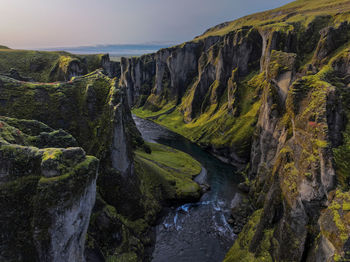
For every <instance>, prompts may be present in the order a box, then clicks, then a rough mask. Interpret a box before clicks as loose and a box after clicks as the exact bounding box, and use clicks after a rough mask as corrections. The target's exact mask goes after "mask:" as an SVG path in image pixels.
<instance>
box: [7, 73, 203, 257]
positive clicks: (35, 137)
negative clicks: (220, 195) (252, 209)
mask: <svg viewBox="0 0 350 262" xmlns="http://www.w3.org/2000/svg"><path fill="white" fill-rule="evenodd" d="M0 101H1V102H0V115H2V116H7V118H4V119H6V121H7V122H8V123H9V125H12V126H14V128H13V130H12V129H11V127H8V128H6V129H1V130H0V131H1V132H0V134H1V135H3V136H4V139H6V141H8V142H7V143H12V144H16V146H14V147H15V149H16V150H19V151H20V152H22V150H23V153H21V154H22V155H21V156H20V157H19V158H18V161H17V162H16V163H15V164H12V162H11V163H9V164H6V165H5V166H4V167H6V166H9V168H10V167H11V168H14V169H15V171H16V172H19V174H18V175H20V173H21V172H22V171H23V169H28V170H27V171H25V174H27V173H28V176H29V177H30V178H31V179H32V176H35V178H38V179H37V180H34V181H35V183H36V182H38V181H39V182H38V183H39V184H38V185H37V184H35V183H34V182H33V187H32V188H30V189H31V191H29V189H28V188H23V191H21V190H20V189H21V188H22V187H24V186H25V184H24V183H23V184H22V180H20V181H18V183H16V184H15V185H14V186H18V187H19V190H18V191H13V192H12V196H13V199H14V200H13V201H15V202H14V203H13V204H11V208H12V211H11V212H4V214H3V215H4V218H3V219H2V220H3V221H5V220H6V223H5V224H4V227H7V226H8V223H11V221H12V219H21V216H22V215H25V216H26V217H28V220H27V221H26V222H25V223H24V224H23V225H25V229H22V228H21V227H19V225H18V223H16V224H13V227H11V232H13V233H11V234H14V236H13V237H12V236H11V238H8V236H7V235H3V239H7V240H6V242H5V243H6V245H3V246H0V252H1V254H2V253H3V252H4V255H3V256H4V258H6V259H7V260H9V261H25V260H26V254H27V253H25V252H28V254H29V253H30V252H32V253H30V255H31V258H33V259H32V261H35V260H37V261H51V260H52V261H84V260H85V257H86V260H87V261H106V260H107V261H108V260H113V261H125V260H127V261H140V260H143V259H145V258H146V255H147V252H146V249H147V247H150V246H151V245H152V237H151V234H150V233H151V231H150V230H151V226H152V225H154V223H155V222H156V219H157V217H158V215H159V213H160V211H161V210H162V207H163V206H166V205H170V204H173V203H177V202H183V201H195V200H198V199H199V197H200V196H201V188H200V187H199V185H198V184H196V183H194V182H193V181H192V179H193V178H194V176H195V175H197V174H198V173H199V172H200V165H199V163H198V162H196V161H195V160H193V159H192V158H191V157H189V156H187V155H185V154H183V153H181V152H177V151H175V150H171V149H169V148H168V149H166V148H165V147H164V148H160V147H157V146H155V145H147V144H145V143H144V141H143V140H142V138H141V136H140V133H139V131H138V130H137V128H136V126H135V123H134V122H133V119H132V116H131V112H130V109H129V106H128V102H127V97H126V93H125V91H124V90H123V89H121V88H119V87H118V86H117V80H116V78H113V79H112V78H109V77H108V76H106V74H105V71H104V70H102V69H101V70H97V71H95V72H92V73H90V74H87V75H84V76H78V77H73V78H72V79H71V80H70V81H67V82H54V83H36V82H34V83H33V82H25V81H19V80H16V79H13V78H10V77H7V76H0ZM8 117H14V118H8ZM15 119H27V120H20V121H19V120H18V121H17V120H15ZM30 119H35V121H34V120H30ZM37 121H41V122H43V123H45V124H48V125H50V126H51V127H53V128H55V129H57V130H59V131H54V130H52V129H51V128H49V127H47V126H46V125H45V124H41V123H40V122H37ZM24 123H31V125H29V124H28V125H25V124H24ZM15 128H17V129H18V130H17V129H15ZM40 128H41V129H40ZM8 130H11V132H12V133H11V134H9V132H8ZM33 132H34V133H33ZM67 132H69V133H67ZM22 133H23V139H22V138H21V137H18V136H15V135H14V134H22ZM32 133H33V134H32ZM69 134H72V135H69ZM73 137H74V138H73ZM18 145H21V146H18ZM24 146H25V147H24ZM31 146H35V147H38V149H36V148H33V147H31ZM77 146H80V147H81V148H78V147H77ZM47 147H49V149H47V150H46V149H45V150H44V149H41V148H47ZM71 147H72V148H71ZM6 148H8V147H7V146H6ZM18 148H19V149H18ZM63 148H67V149H63ZM85 152H86V153H87V154H88V155H92V156H94V157H96V158H97V159H99V163H100V164H99V167H98V173H99V176H98V179H97V181H96V170H97V164H96V163H97V160H96V159H95V158H93V157H92V158H91V159H94V161H95V162H96V163H95V162H94V163H95V166H94V169H92V168H91V170H93V171H94V172H95V173H94V174H95V177H94V180H89V181H90V182H91V183H90V184H88V182H84V181H82V179H83V177H84V176H83V175H81V173H82V172H83V171H81V172H80V170H78V171H79V172H78V171H77V172H78V173H77V175H76V176H75V175H74V176H72V179H73V178H74V179H76V182H75V180H73V181H68V179H69V178H71V176H70V174H71V172H73V171H74V170H75V165H76V166H77V167H79V168H80V167H81V166H82V168H83V167H85V166H83V164H81V162H82V161H83V160H84V159H85V158H88V159H90V158H89V157H85ZM135 153H136V156H135ZM9 154H10V153H9ZM26 154H28V156H26ZM160 156H161V157H160ZM165 156H167V157H168V158H169V159H170V158H171V159H172V162H171V163H173V164H171V163H170V164H169V163H167V162H164V157H165ZM14 157H15V156H14ZM8 158H9V159H12V158H10V157H9V156H8V155H4V161H7V159H8ZM15 159H17V158H15ZM23 159H25V160H26V161H25V162H24V163H22V164H21V162H20V161H22V160H23ZM74 159H77V160H76V161H75V160H74ZM91 159H90V160H91ZM181 161H184V162H183V163H186V165H184V164H183V163H182V169H179V167H178V166H176V165H175V164H176V163H180V162H181ZM6 163H7V162H6ZM174 163H175V164H174ZM16 165H18V167H17V166H16ZM32 166H35V167H38V168H39V169H38V170H39V171H40V172H39V171H37V170H36V169H35V170H34V169H33V168H34V167H33V168H32ZM6 170H7V169H6ZM6 170H4V171H3V172H2V171H1V173H0V174H3V175H2V176H6V174H7V173H8V171H6ZM82 170H86V169H82ZM170 171H171V172H170ZM175 171H176V172H175ZM23 172H24V171H23ZM91 172H92V171H89V172H88V174H92V173H91ZM16 174H17V173H16ZM80 175H81V177H80ZM41 176H42V177H43V178H40V177H41ZM61 178H62V179H61ZM39 179H40V180H39ZM30 181H32V180H30ZM51 181H54V182H53V183H52V184H51V183H49V182H51ZM56 181H57V183H58V184H56ZM67 181H68V182H69V183H67ZM40 182H43V183H40ZM44 182H45V183H44ZM62 183H67V184H66V185H67V188H64V187H63V184H62ZM75 183H79V185H80V187H79V188H75V186H77V185H76V184H75ZM84 183H85V184H84ZM11 185H12V184H8V183H6V184H4V185H3V186H2V187H1V190H0V194H4V200H3V202H2V205H7V197H8V196H7V194H10V191H9V190H10V186H11ZM31 185H32V184H31ZM85 185H86V186H85ZM96 185H97V189H96ZM55 190H56V191H57V192H56V191H55ZM51 191H52V192H55V193H54V194H51V193H50V192H51ZM34 192H35V194H36V195H35V198H31V197H29V196H28V194H29V195H30V194H34ZM75 194H78V196H79V197H75ZM95 195H96V204H95V205H94V201H95ZM22 197H23V198H24V199H28V201H29V202H30V203H31V204H32V205H34V204H35V205H34V206H33V211H32V212H29V211H28V210H22V208H21V207H22V206H21V205H20V204H19V203H17V202H16V201H17V200H18V201H20V200H19V199H22ZM56 197H57V198H56ZM63 200H64V201H63ZM92 207H93V209H92ZM4 209H6V206H4ZM90 214H91V219H90V220H89V218H90ZM16 221H17V220H16ZM31 223H32V224H31ZM88 225H89V228H88V231H87V237H85V236H86V229H87V226H88ZM24 231H25V232H28V234H30V235H29V236H28V241H29V242H26V243H20V241H21V240H22V239H23V235H22V233H23V232H24ZM6 232H7V231H6ZM48 232H49V233H48ZM6 234H10V233H6ZM23 234H24V233H23ZM26 234H27V233H26ZM26 237H27V235H26V236H25V239H26ZM31 239H33V240H31ZM85 239H86V241H85ZM30 241H32V242H30ZM66 242H67V243H66ZM68 242H69V243H68ZM18 243H20V244H21V245H22V247H23V249H25V250H24V251H23V252H24V253H23V254H22V253H20V252H19V254H18V256H17V255H16V247H18V245H17V244H18ZM84 245H85V246H86V247H85V251H84ZM10 247H11V248H10ZM35 248H36V249H35ZM9 250H10V251H9ZM34 250H37V251H34ZM6 252H9V253H6ZM84 252H85V256H84Z"/></svg>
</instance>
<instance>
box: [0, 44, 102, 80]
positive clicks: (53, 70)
mask: <svg viewBox="0 0 350 262" xmlns="http://www.w3.org/2000/svg"><path fill="white" fill-rule="evenodd" d="M72 61H76V62H79V63H80V64H81V67H82V69H84V67H85V68H86V69H85V73H87V72H91V71H93V70H96V69H98V68H100V67H101V55H89V56H78V55H72V54H69V53H67V52H44V51H29V50H16V49H3V48H2V49H1V48H0V74H5V73H6V74H7V73H9V71H10V69H12V68H14V69H16V70H17V71H18V72H19V74H20V75H21V76H22V77H30V78H33V79H34V80H36V81H39V82H50V81H58V80H65V79H64V76H63V75H62V74H61V73H60V71H61V72H62V73H65V72H67V69H68V65H69V64H70V63H71V62H72ZM85 63H87V64H88V65H89V66H88V68H87V65H86V64H85ZM87 69H88V70H87Z"/></svg>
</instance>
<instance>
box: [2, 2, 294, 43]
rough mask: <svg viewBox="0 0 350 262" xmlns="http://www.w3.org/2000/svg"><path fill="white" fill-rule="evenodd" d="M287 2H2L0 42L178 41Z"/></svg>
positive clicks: (186, 39)
mask: <svg viewBox="0 0 350 262" xmlns="http://www.w3.org/2000/svg"><path fill="white" fill-rule="evenodd" d="M288 2H291V1H290V0H264V1H263V0H1V8H0V45H7V46H9V47H11V48H24V49H30V48H33V49H35V48H51V47H72V46H85V45H105V44H143V43H154V42H160V43H172V44H176V43H181V42H184V41H188V40H191V39H193V38H194V37H195V36H197V35H200V34H202V33H203V32H204V31H205V30H206V29H208V28H210V27H212V26H215V25H217V24H220V23H222V22H225V21H231V20H234V19H236V18H239V17H241V16H244V15H248V14H251V13H255V12H258V11H264V10H268V9H271V8H275V7H279V6H281V5H284V4H286V3H288Z"/></svg>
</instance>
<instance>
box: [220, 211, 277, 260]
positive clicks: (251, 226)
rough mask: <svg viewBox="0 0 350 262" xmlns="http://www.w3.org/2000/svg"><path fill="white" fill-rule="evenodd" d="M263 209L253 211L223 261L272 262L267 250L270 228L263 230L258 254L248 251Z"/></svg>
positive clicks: (269, 246) (270, 235)
mask: <svg viewBox="0 0 350 262" xmlns="http://www.w3.org/2000/svg"><path fill="white" fill-rule="evenodd" d="M262 212H263V210H262V209H259V210H257V211H255V212H254V213H253V215H252V216H251V217H250V219H249V222H248V223H247V224H246V225H245V226H244V228H243V230H242V232H241V233H240V234H239V236H238V239H237V240H236V241H235V243H234V245H233V247H232V248H231V249H230V251H229V252H228V253H227V255H226V257H225V259H224V262H234V261H242V262H250V261H257V262H263V261H264V262H270V261H271V262H272V261H273V260H272V258H271V255H270V253H269V250H270V248H271V238H272V233H273V231H272V230H267V231H265V232H264V237H263V240H262V241H261V243H260V248H259V252H258V254H254V253H252V252H250V251H249V244H250V242H251V241H252V239H253V237H254V234H255V231H256V229H257V226H258V224H259V221H260V218H261V215H262Z"/></svg>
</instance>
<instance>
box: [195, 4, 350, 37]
mask: <svg viewBox="0 0 350 262" xmlns="http://www.w3.org/2000/svg"><path fill="white" fill-rule="evenodd" d="M349 11H350V1H348V0H334V1H329V0H317V1H316V0H298V1H295V2H292V3H290V4H287V5H285V6H282V7H279V8H276V9H273V10H269V11H265V12H261V13H257V14H253V15H248V16H245V17H242V18H240V19H237V20H235V21H231V22H229V23H228V24H227V25H226V26H223V27H222V26H220V25H219V26H216V27H213V28H211V29H209V30H208V31H207V32H205V33H204V34H203V35H201V36H199V37H198V38H196V39H201V38H205V37H208V36H214V35H225V34H227V33H229V32H231V31H233V30H235V29H238V28H240V27H243V26H256V27H268V26H272V25H273V26H274V27H276V26H281V27H282V26H286V25H288V24H290V23H295V22H303V23H305V24H307V23H308V22H310V21H312V20H313V18H314V17H315V16H320V15H327V16H328V15H331V16H333V17H334V20H335V22H340V21H349V20H350V15H349V14H348V12H349Z"/></svg>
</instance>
